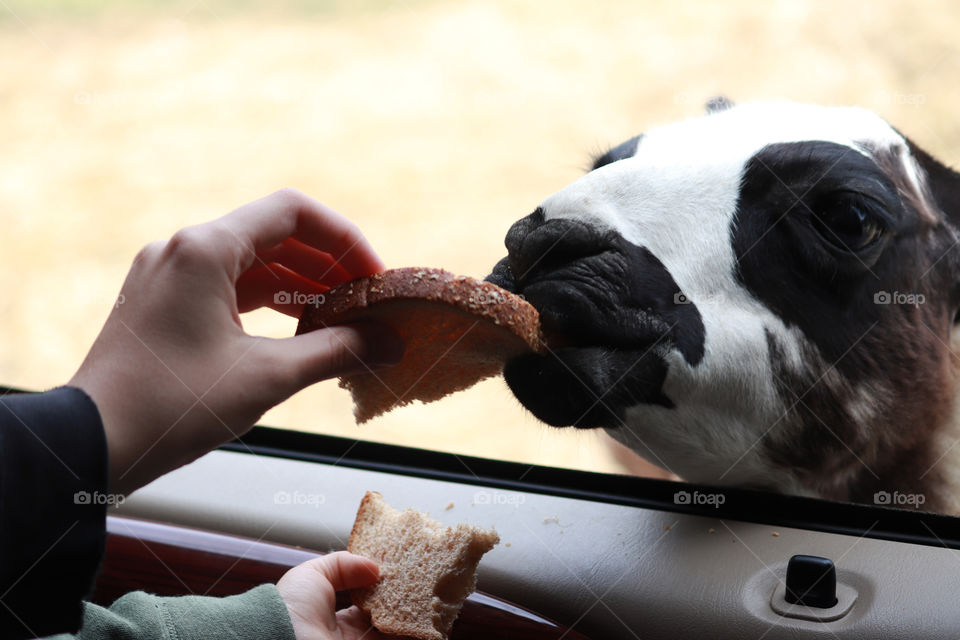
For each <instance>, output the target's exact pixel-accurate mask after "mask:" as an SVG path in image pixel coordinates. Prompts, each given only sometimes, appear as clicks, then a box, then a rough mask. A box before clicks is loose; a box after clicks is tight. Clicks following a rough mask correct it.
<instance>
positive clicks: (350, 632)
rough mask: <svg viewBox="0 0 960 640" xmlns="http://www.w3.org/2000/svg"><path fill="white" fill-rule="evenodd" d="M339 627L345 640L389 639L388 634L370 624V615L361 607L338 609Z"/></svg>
mask: <svg viewBox="0 0 960 640" xmlns="http://www.w3.org/2000/svg"><path fill="white" fill-rule="evenodd" d="M337 628H339V629H340V633H341V634H342V637H343V640H387V636H385V635H383V634H382V633H380V632H379V631H377V630H376V629H375V628H374V627H372V626H370V617H369V616H368V615H367V614H366V613H364V612H363V611H361V610H360V608H359V607H350V608H349V609H344V610H343V611H337Z"/></svg>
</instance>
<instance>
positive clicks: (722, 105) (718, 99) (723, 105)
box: [704, 95, 734, 115]
mask: <svg viewBox="0 0 960 640" xmlns="http://www.w3.org/2000/svg"><path fill="white" fill-rule="evenodd" d="M733 104H734V103H733V100H731V99H730V98H728V97H727V96H724V95H719V96H713V97H712V98H710V99H709V100H707V104H706V105H705V106H704V109H705V110H706V112H707V115H710V114H711V113H719V112H721V111H726V110H727V109H729V108H730V107H732V106H733Z"/></svg>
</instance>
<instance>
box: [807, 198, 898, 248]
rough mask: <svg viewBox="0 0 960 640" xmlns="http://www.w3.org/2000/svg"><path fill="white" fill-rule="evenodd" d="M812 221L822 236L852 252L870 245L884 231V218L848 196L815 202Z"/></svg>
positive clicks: (838, 246) (881, 235) (878, 238)
mask: <svg viewBox="0 0 960 640" xmlns="http://www.w3.org/2000/svg"><path fill="white" fill-rule="evenodd" d="M813 225H814V227H815V228H816V229H817V231H818V232H819V233H820V235H821V236H823V239H824V240H826V241H827V242H829V243H830V244H832V245H834V246H835V247H837V248H838V249H842V250H844V251H849V252H853V253H856V252H859V251H863V250H864V249H867V248H869V247H871V246H873V245H874V243H876V242H877V241H878V240H880V238H882V237H883V234H884V233H886V231H887V227H886V224H885V223H884V221H883V220H882V219H881V218H880V217H879V216H878V215H877V214H876V213H874V212H873V211H872V210H871V208H870V207H869V206H868V205H866V204H865V203H864V202H862V201H861V200H859V199H857V198H854V197H851V196H840V197H833V198H830V199H827V200H825V201H821V202H819V203H817V207H816V208H815V209H814V213H813Z"/></svg>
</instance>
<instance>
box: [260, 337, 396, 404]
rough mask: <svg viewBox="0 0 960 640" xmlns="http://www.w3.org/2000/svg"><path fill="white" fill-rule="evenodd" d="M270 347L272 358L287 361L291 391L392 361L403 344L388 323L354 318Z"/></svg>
mask: <svg viewBox="0 0 960 640" xmlns="http://www.w3.org/2000/svg"><path fill="white" fill-rule="evenodd" d="M271 348H272V349H273V350H274V354H273V356H274V357H275V358H276V359H278V360H279V361H280V362H284V363H289V364H287V365H285V366H287V367H289V369H288V370H289V371H291V372H293V374H294V375H293V379H292V381H291V382H292V383H293V385H294V386H295V387H296V388H295V389H288V390H287V391H289V393H290V394H293V393H296V392H297V391H299V390H300V389H302V388H304V387H307V386H309V385H311V384H314V383H315V382H320V381H321V380H327V379H329V378H335V377H338V376H343V375H348V374H351V373H362V372H364V371H370V370H371V368H372V367H375V366H380V365H388V364H395V363H397V362H399V361H400V359H401V358H402V357H403V352H404V348H405V347H404V344H403V341H402V340H401V339H400V337H399V336H398V335H397V334H396V333H395V332H394V331H393V329H391V328H390V327H389V326H387V325H384V324H380V323H375V322H357V323H354V324H350V325H338V326H333V327H327V328H325V329H318V330H316V331H311V332H309V333H305V334H302V335H299V336H293V337H291V338H283V339H279V340H275V341H274V342H273V344H272V345H271Z"/></svg>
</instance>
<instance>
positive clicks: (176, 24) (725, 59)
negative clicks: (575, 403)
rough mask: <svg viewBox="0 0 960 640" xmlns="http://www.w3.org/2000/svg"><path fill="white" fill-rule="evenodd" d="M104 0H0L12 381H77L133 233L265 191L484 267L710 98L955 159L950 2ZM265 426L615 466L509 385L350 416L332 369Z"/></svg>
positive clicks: (148, 236)
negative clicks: (644, 138)
mask: <svg viewBox="0 0 960 640" xmlns="http://www.w3.org/2000/svg"><path fill="white" fill-rule="evenodd" d="M93 4H96V5H98V6H99V8H96V9H91V8H90V7H91V6H93V5H88V6H87V8H84V5H83V3H78V2H66V1H63V2H57V1H55V0H46V1H45V2H39V3H26V2H10V3H8V4H5V5H3V6H2V7H0V229H2V231H0V290H2V291H3V292H4V295H3V296H0V333H2V336H3V338H2V339H0V383H7V384H13V385H20V386H23V387H29V388H43V387H49V386H53V385H56V384H58V383H62V382H63V381H65V380H66V379H67V378H68V377H69V376H70V375H71V374H72V372H73V371H74V370H75V368H76V367H77V365H78V364H79V362H80V361H81V359H82V357H83V355H84V353H85V352H86V350H87V348H88V347H89V345H90V344H91V342H92V340H93V338H94V337H95V335H96V333H97V331H98V329H99V327H100V325H101V324H102V322H103V320H104V319H105V317H106V315H107V312H108V310H109V308H110V304H111V301H112V300H113V298H114V297H115V295H116V292H117V291H118V289H119V286H120V283H121V281H122V279H123V276H124V274H125V273H126V270H127V267H128V265H129V263H130V261H131V259H132V258H133V256H134V254H135V253H136V251H137V250H138V249H139V248H140V247H141V246H142V245H144V244H146V243H147V242H149V241H151V240H154V239H161V238H166V237H168V236H169V235H170V234H171V233H172V232H173V231H175V230H176V229H178V228H179V227H182V226H185V225H189V224H192V223H196V222H199V221H203V220H207V219H209V218H212V217H216V216H218V215H220V214H222V213H225V212H227V211H228V210H230V209H231V208H233V207H235V206H237V205H240V204H242V203H244V202H246V201H249V200H252V199H255V198H257V197H259V196H261V195H264V194H266V193H268V192H270V191H273V190H275V189H277V188H278V187H281V186H295V187H297V188H299V189H301V190H303V191H305V192H307V193H309V194H311V195H313V196H315V197H317V198H319V199H321V200H323V201H325V202H326V203H328V204H330V205H331V206H333V207H334V208H336V209H338V210H340V211H341V212H343V213H345V214H347V215H349V216H350V217H352V218H353V219H354V220H356V222H357V223H358V224H359V225H360V226H361V228H363V229H364V230H365V232H366V234H367V235H368V237H369V238H370V239H371V241H372V243H373V245H374V246H375V247H376V248H377V250H378V251H379V253H380V254H381V255H382V257H383V258H384V259H385V261H386V263H387V264H388V265H389V266H408V265H425V266H439V267H444V268H447V269H449V270H451V271H455V272H459V273H464V274H470V275H475V276H483V275H485V274H486V273H487V272H488V271H489V269H490V267H491V266H492V265H493V264H494V262H495V261H496V260H497V259H498V258H499V257H500V256H501V255H503V253H504V249H503V235H504V233H505V232H506V230H507V228H508V227H509V225H510V224H511V222H513V221H514V220H515V219H516V218H518V217H520V216H523V215H526V214H527V213H529V212H530V211H532V210H533V209H534V207H535V206H536V205H537V204H538V202H539V201H540V200H542V199H543V198H544V197H545V196H547V195H548V194H550V193H551V192H553V191H555V190H557V189H558V188H560V187H562V186H563V185H564V184H566V183H568V182H570V181H571V180H573V179H575V178H576V177H577V176H578V175H580V172H581V171H582V169H583V168H584V167H585V166H586V165H587V164H588V163H589V158H590V156H591V154H593V153H596V152H599V151H602V150H603V149H605V148H606V147H607V146H608V145H610V144H612V143H617V142H619V141H621V140H623V139H625V138H627V137H630V136H632V135H634V134H635V133H638V132H640V131H642V130H644V129H645V128H648V127H649V126H651V125H653V124H657V123H663V122H667V121H670V120H673V119H677V118H681V117H687V116H691V115H695V114H697V113H699V112H700V110H701V105H702V104H703V102H704V101H705V100H706V99H707V98H708V97H710V96H711V95H714V94H716V93H720V92H722V93H725V94H727V95H729V96H731V97H733V98H735V99H738V100H752V99H764V98H791V99H797V100H803V101H812V102H822V103H829V104H860V105H863V106H866V107H869V108H872V109H874V110H877V111H878V112H880V113H881V114H882V115H884V116H886V117H887V118H888V119H889V120H891V121H892V122H894V123H895V124H896V125H897V126H898V127H899V128H900V129H901V130H902V131H904V132H905V133H907V134H908V135H910V136H912V137H913V138H914V139H915V140H917V141H918V142H919V143H920V144H921V145H922V146H924V147H926V148H927V149H928V150H930V151H931V152H933V153H934V154H935V155H938V156H940V157H941V158H943V159H945V160H947V161H951V162H955V161H956V160H957V159H958V156H960V151H958V149H960V146H958V142H960V116H958V115H957V105H958V104H960V95H958V83H957V69H958V62H960V53H958V51H960V50H958V47H957V45H956V44H955V43H956V33H955V25H956V24H957V21H956V18H957V15H958V13H960V9H958V5H956V4H955V3H950V2H920V3H917V2H886V3H879V2H877V3H867V2H864V3H851V2H843V1H833V2H823V3H805V2H783V1H781V2H771V3H752V2H745V1H743V2H727V3H705V2H704V3H683V2H651V3H631V2H622V3H618V2H614V3H586V2H583V3H579V2H563V1H561V2H550V3H534V2H522V1H519V2H518V1H513V2H456V3H439V2H414V3H405V2H395V3H394V2H387V1H384V2H379V3H375V4H370V3H356V4H350V3H344V2H341V3H326V4H322V6H319V7H312V8H309V7H307V3H287V4H284V5H283V8H281V9H276V8H273V9H269V10H267V9H260V8H258V6H257V5H256V3H243V4H242V6H243V7H244V9H243V10H239V9H233V8H231V7H230V5H229V3H221V2H212V1H211V2H202V1H201V2H177V3H170V4H164V3H158V2H152V3H149V2H143V3H132V4H131V3H127V4H125V5H121V4H120V3H113V2H102V1H101V2H99V3H93ZM121 6H123V7H126V8H123V9H122V10H121V9H119V8H118V7H121ZM131 7H132V8H131ZM305 7H306V8H305ZM244 323H245V326H246V328H247V329H248V330H249V331H250V332H252V333H259V334H263V335H269V336H276V337H280V336H286V335H289V334H291V333H292V332H293V329H294V326H295V322H294V321H293V320H291V319H288V318H285V317H281V316H279V315H277V314H274V313H272V312H266V311H260V312H255V313H252V314H249V315H248V316H247V317H245V319H244ZM264 422H265V423H267V424H272V425H277V426H285V427H294V428H298V429H305V430H310V431H318V432H324V433H333V434H340V435H346V436H350V437H357V438H364V439H373V440H381V441H385V442H394V443H403V444H411V445H415V446H423V447H429V448H434V449H442V450H448V451H454V452H458V453H469V454H473V455H479V456H489V457H497V458H504V459H510V460H519V461H526V462H533V463H539V464H547V465H557V466H569V467H576V468H583V469H592V470H603V471H610V470H617V469H619V468H620V467H619V466H618V464H617V463H616V461H615V460H614V459H613V457H612V456H611V455H610V453H609V452H608V450H607V448H606V447H605V446H604V445H603V443H602V441H601V440H600V438H599V437H598V435H597V434H595V433H574V432H572V431H569V430H567V431H562V430H553V429H550V428H547V427H544V426H542V425H541V424H539V423H538V422H537V421H536V420H535V419H533V418H532V417H531V416H529V415H528V414H526V413H525V412H524V411H523V410H522V409H521V407H520V406H519V405H518V403H517V402H516V401H515V400H514V399H513V397H512V396H511V395H510V393H509V392H508V391H507V389H506V388H505V385H504V384H503V382H502V381H500V380H493V381H489V382H485V383H482V384H481V385H479V386H477V387H475V388H473V389H471V390H469V391H467V392H463V393H460V394H458V395H456V396H453V397H450V398H448V399H446V400H444V401H442V402H440V403H436V404H433V405H428V406H411V407H408V408H405V409H402V410H399V411H396V412H394V413H392V414H390V415H388V416H385V417H383V418H380V419H377V420H375V421H373V422H371V423H369V424H368V425H365V426H363V427H362V428H360V427H357V426H356V425H354V423H353V420H352V416H351V411H350V406H349V400H348V397H347V396H346V394H345V392H343V391H342V390H340V389H338V388H337V386H336V384H335V383H333V382H327V383H322V384H319V385H316V386H314V387H312V388H310V389H308V390H305V391H303V392H302V393H300V394H298V395H297V396H295V397H294V398H292V399H291V400H290V401H288V402H286V403H284V404H283V405H281V406H279V407H277V408H276V409H274V410H273V411H271V412H270V413H268V414H267V415H266V416H265V417H264Z"/></svg>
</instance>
